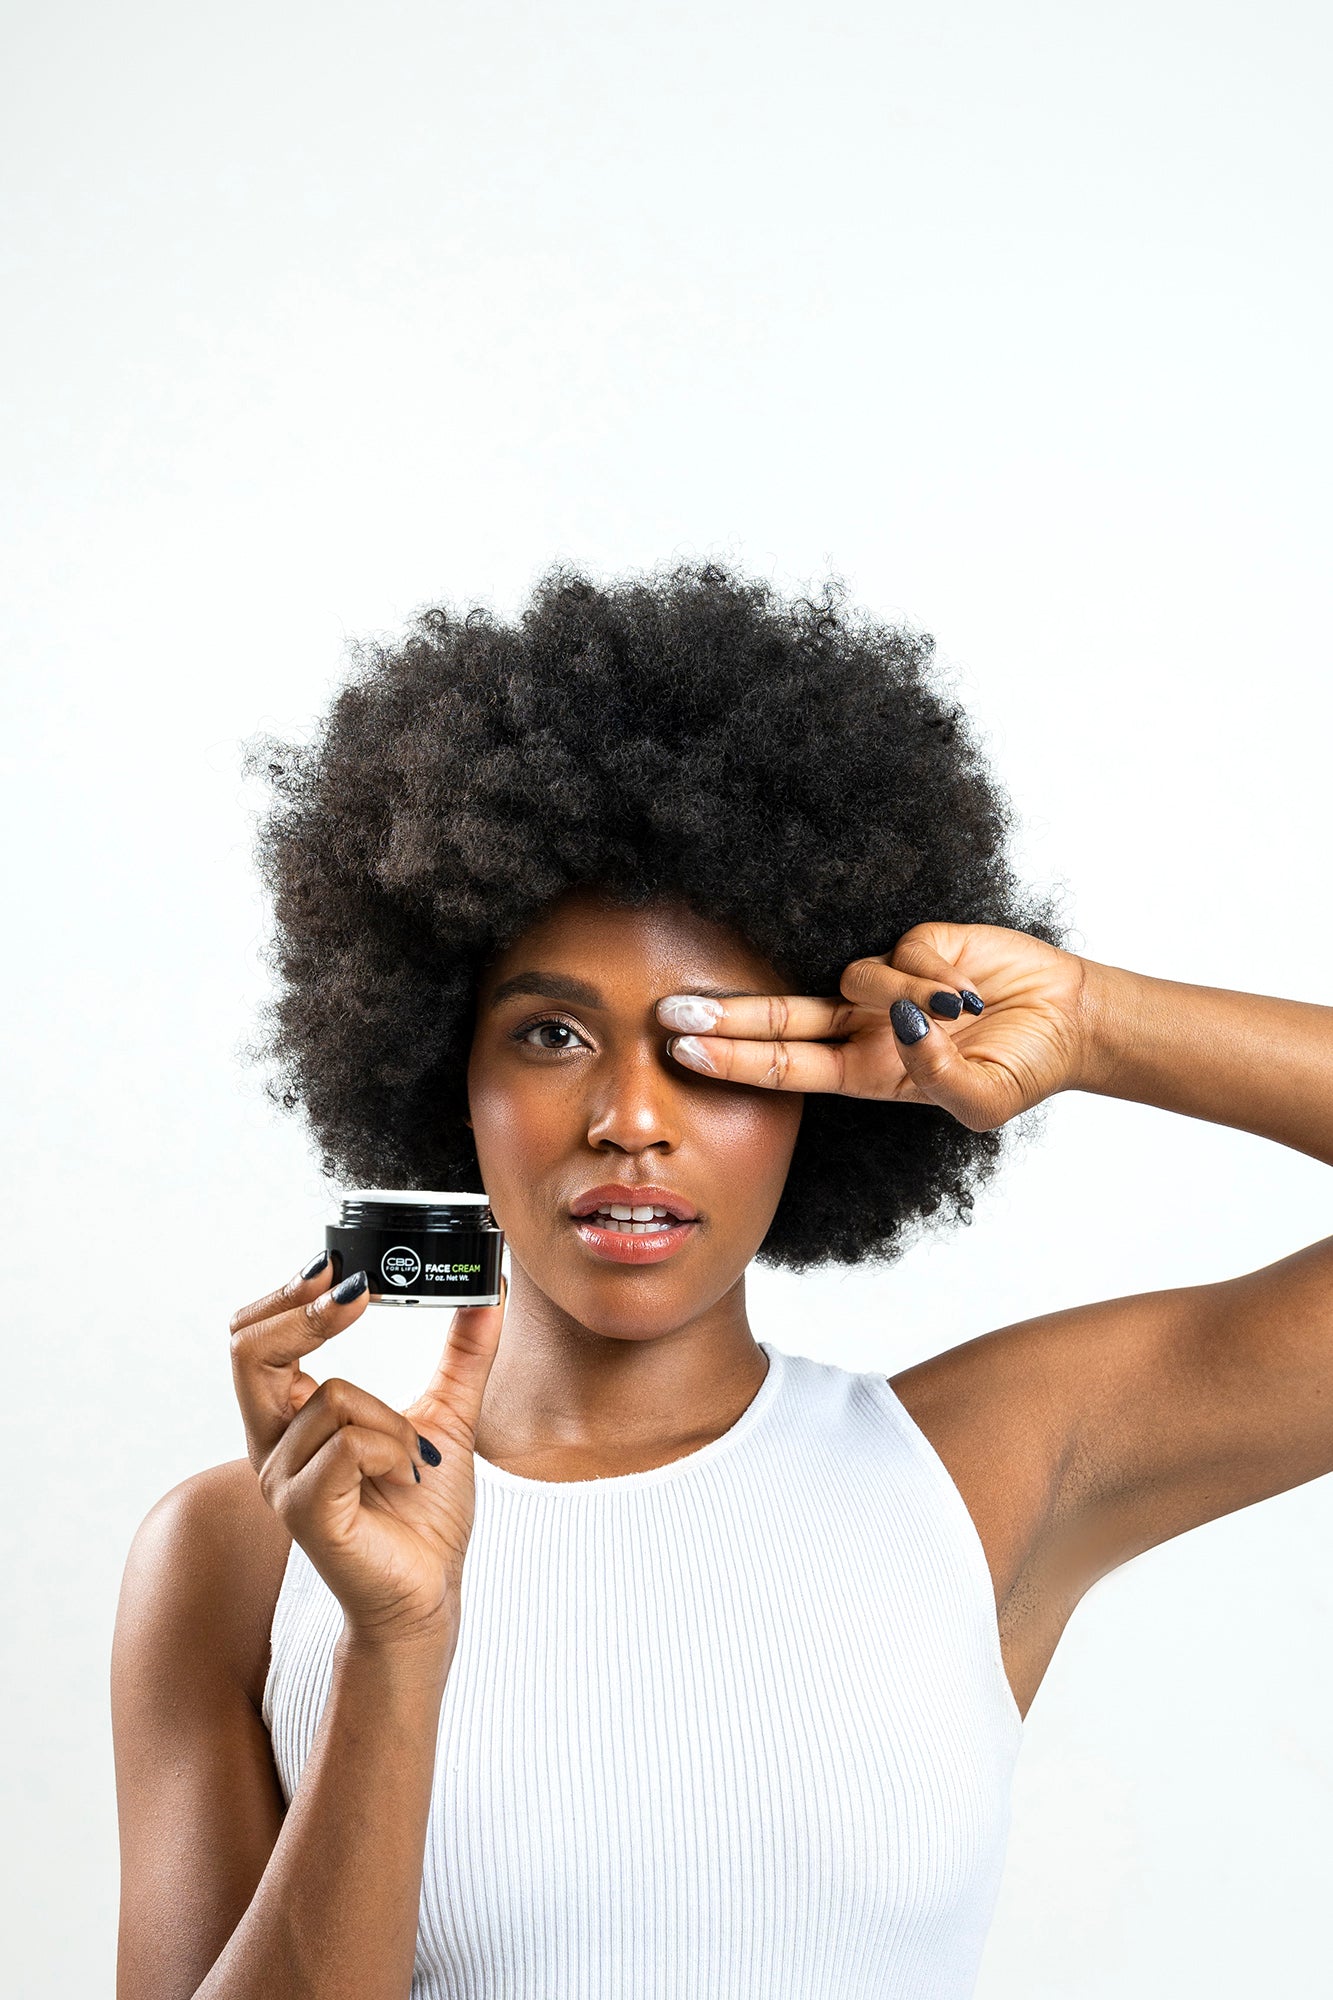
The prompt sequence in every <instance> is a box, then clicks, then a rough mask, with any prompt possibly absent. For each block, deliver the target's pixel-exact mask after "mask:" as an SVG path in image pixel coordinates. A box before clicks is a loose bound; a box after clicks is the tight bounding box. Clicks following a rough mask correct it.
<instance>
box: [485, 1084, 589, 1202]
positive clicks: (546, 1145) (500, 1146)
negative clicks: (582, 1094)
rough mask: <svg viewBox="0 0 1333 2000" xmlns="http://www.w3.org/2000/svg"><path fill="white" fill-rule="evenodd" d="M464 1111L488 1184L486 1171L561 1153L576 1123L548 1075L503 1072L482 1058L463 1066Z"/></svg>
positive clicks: (535, 1163)
mask: <svg viewBox="0 0 1333 2000" xmlns="http://www.w3.org/2000/svg"><path fill="white" fill-rule="evenodd" d="M468 1114H469V1116H470V1117H471V1120H472V1136H473V1139H474V1141H475V1142H476V1147H477V1155H478V1158H479V1159H480V1161H481V1164H482V1170H483V1172H484V1173H486V1174H487V1176H488V1185H489V1176H490V1175H492V1174H493V1175H494V1176H495V1177H496V1179H497V1180H500V1179H503V1177H504V1176H505V1174H506V1173H507V1172H508V1171H509V1170H510V1169H511V1168H512V1169H513V1171H514V1172H515V1173H517V1172H518V1170H519V1162H522V1163H523V1164H524V1166H525V1168H526V1169H527V1170H528V1171H529V1172H531V1170H532V1169H534V1168H536V1167H539V1166H540V1165H541V1164H542V1163H543V1162H544V1161H546V1160H547V1159H557V1158H559V1157H560V1156H561V1155H562V1154H565V1153H567V1152H568V1151H569V1148H570V1143H571V1138H570V1135H571V1131H572V1130H576V1129H577V1124H578V1114H577V1110H576V1108H575V1107H574V1106H573V1105H572V1104H571V1103H569V1102H568V1101H567V1098H566V1094H565V1093H563V1092H561V1091H558V1090H552V1089H551V1087H550V1078H549V1077H537V1076H525V1075H523V1074H522V1072H515V1071H514V1070H513V1069H509V1070H507V1071H505V1070H503V1069H501V1068H500V1067H499V1066H498V1065H493V1064H490V1063H488V1062H486V1060H485V1059H484V1058H480V1059H474V1061H473V1062H472V1064H471V1065H470V1067H469V1069H468Z"/></svg>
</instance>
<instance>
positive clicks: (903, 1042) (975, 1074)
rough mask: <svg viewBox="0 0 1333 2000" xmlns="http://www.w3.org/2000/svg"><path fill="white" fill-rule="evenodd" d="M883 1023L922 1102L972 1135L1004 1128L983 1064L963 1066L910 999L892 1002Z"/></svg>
mask: <svg viewBox="0 0 1333 2000" xmlns="http://www.w3.org/2000/svg"><path fill="white" fill-rule="evenodd" d="M889 1019H890V1021H891V1022H892V1023H893V1036H894V1040H895V1041H896V1043H897V1045H898V1059H899V1061H900V1062H901V1063H902V1066H903V1068H904V1070H905V1071H906V1073H907V1076H908V1079H909V1081H910V1082H911V1083H912V1085H913V1086H914V1088H915V1089H916V1090H917V1091H918V1092H919V1094H920V1096H921V1098H922V1099H923V1101H924V1102H925V1103H927V1104H937V1105H938V1106H939V1107H940V1109H941V1110H942V1111H948V1112H950V1113H951V1114H952V1115H953V1117H955V1118H956V1119H957V1120H958V1122H959V1124H961V1125H966V1126H968V1127H969V1128H970V1130H972V1131H973V1132H988V1131H990V1130H991V1129H992V1128H993V1127H994V1126H996V1125H1002V1124H1003V1123H1004V1121H1005V1117H1006V1115H1007V1114H1006V1113H1005V1111H1004V1109H1003V1105H1002V1101H1001V1100H1002V1095H1003V1093H1002V1091H1001V1089H1000V1087H999V1085H998V1083H997V1080H996V1079H995V1078H994V1077H992V1076H991V1075H990V1074H989V1072H988V1070H987V1067H986V1065H985V1064H984V1063H981V1062H976V1061H969V1060H968V1058H967V1057H966V1056H965V1055H963V1054H962V1053H961V1052H960V1050H959V1048H958V1046H957V1044H956V1043H955V1042H954V1039H953V1037H952V1036H951V1035H947V1034H945V1032H944V1030H943V1029H942V1028H941V1027H939V1026H938V1025H937V1024H936V1023H935V1022H933V1021H932V1020H931V1019H930V1016H929V1015H928V1014H923V1013H922V1011H921V1009H920V1008H919V1007H918V1006H917V1004H916V1002H915V1000H903V999H899V1000H895V1001H894V1002H893V1003H892V1005H891V1006H890V1008H889Z"/></svg>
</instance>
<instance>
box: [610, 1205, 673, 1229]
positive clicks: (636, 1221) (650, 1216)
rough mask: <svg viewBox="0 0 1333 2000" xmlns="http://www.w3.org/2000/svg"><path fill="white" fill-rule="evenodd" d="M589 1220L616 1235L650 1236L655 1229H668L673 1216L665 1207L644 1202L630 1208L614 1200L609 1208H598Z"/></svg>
mask: <svg viewBox="0 0 1333 2000" xmlns="http://www.w3.org/2000/svg"><path fill="white" fill-rule="evenodd" d="M590 1220H591V1221H594V1222H596V1223H598V1224H599V1225H600V1226H601V1228H603V1229H609V1230H611V1231H613V1232H614V1233H615V1234H616V1235H617V1236H650V1235H652V1234H653V1233H654V1232H655V1231H660V1230H663V1229H670V1228H671V1226H672V1223H673V1221H674V1218H673V1217H672V1216H671V1215H670V1214H669V1213H668V1211H667V1210H666V1209H665V1208H654V1207H649V1206H648V1205H647V1204H646V1203H645V1204H644V1205H643V1206H641V1207H638V1208H631V1207H630V1206H629V1205H628V1204H627V1203H624V1202H614V1203H613V1204H612V1205H611V1207H610V1208H599V1209H598V1210H597V1211H596V1213H595V1215H593V1216H592V1217H590Z"/></svg>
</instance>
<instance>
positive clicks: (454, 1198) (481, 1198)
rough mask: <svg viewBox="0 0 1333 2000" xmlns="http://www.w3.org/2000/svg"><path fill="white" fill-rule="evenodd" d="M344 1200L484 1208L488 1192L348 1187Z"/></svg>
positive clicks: (488, 1198) (487, 1200)
mask: <svg viewBox="0 0 1333 2000" xmlns="http://www.w3.org/2000/svg"><path fill="white" fill-rule="evenodd" d="M343 1200H344V1201H408V1202H438V1203H439V1204H440V1206H441V1207H448V1208H485V1207H486V1205H487V1203H488V1202H489V1201H490V1196H489V1195H488V1194H476V1193H463V1194H460V1193H458V1192H456V1191H455V1192H453V1193H449V1194H441V1193H439V1192H438V1191H435V1190H433V1189H430V1188H348V1189H347V1191H346V1192H345V1194H344V1195H343Z"/></svg>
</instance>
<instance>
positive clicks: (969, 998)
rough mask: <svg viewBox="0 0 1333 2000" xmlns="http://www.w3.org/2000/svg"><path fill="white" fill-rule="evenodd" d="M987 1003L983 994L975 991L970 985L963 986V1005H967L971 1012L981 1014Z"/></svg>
mask: <svg viewBox="0 0 1333 2000" xmlns="http://www.w3.org/2000/svg"><path fill="white" fill-rule="evenodd" d="M985 1004H986V1003H985V1001H984V1000H983V999H982V997H981V995H980V994H979V993H974V992H973V991H972V988H971V987H970V986H965V987H964V988H963V1005H964V1006H965V1007H966V1009H967V1011H968V1013H969V1014H979V1013H980V1012H981V1010H982V1008H983V1007H984V1006H985Z"/></svg>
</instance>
